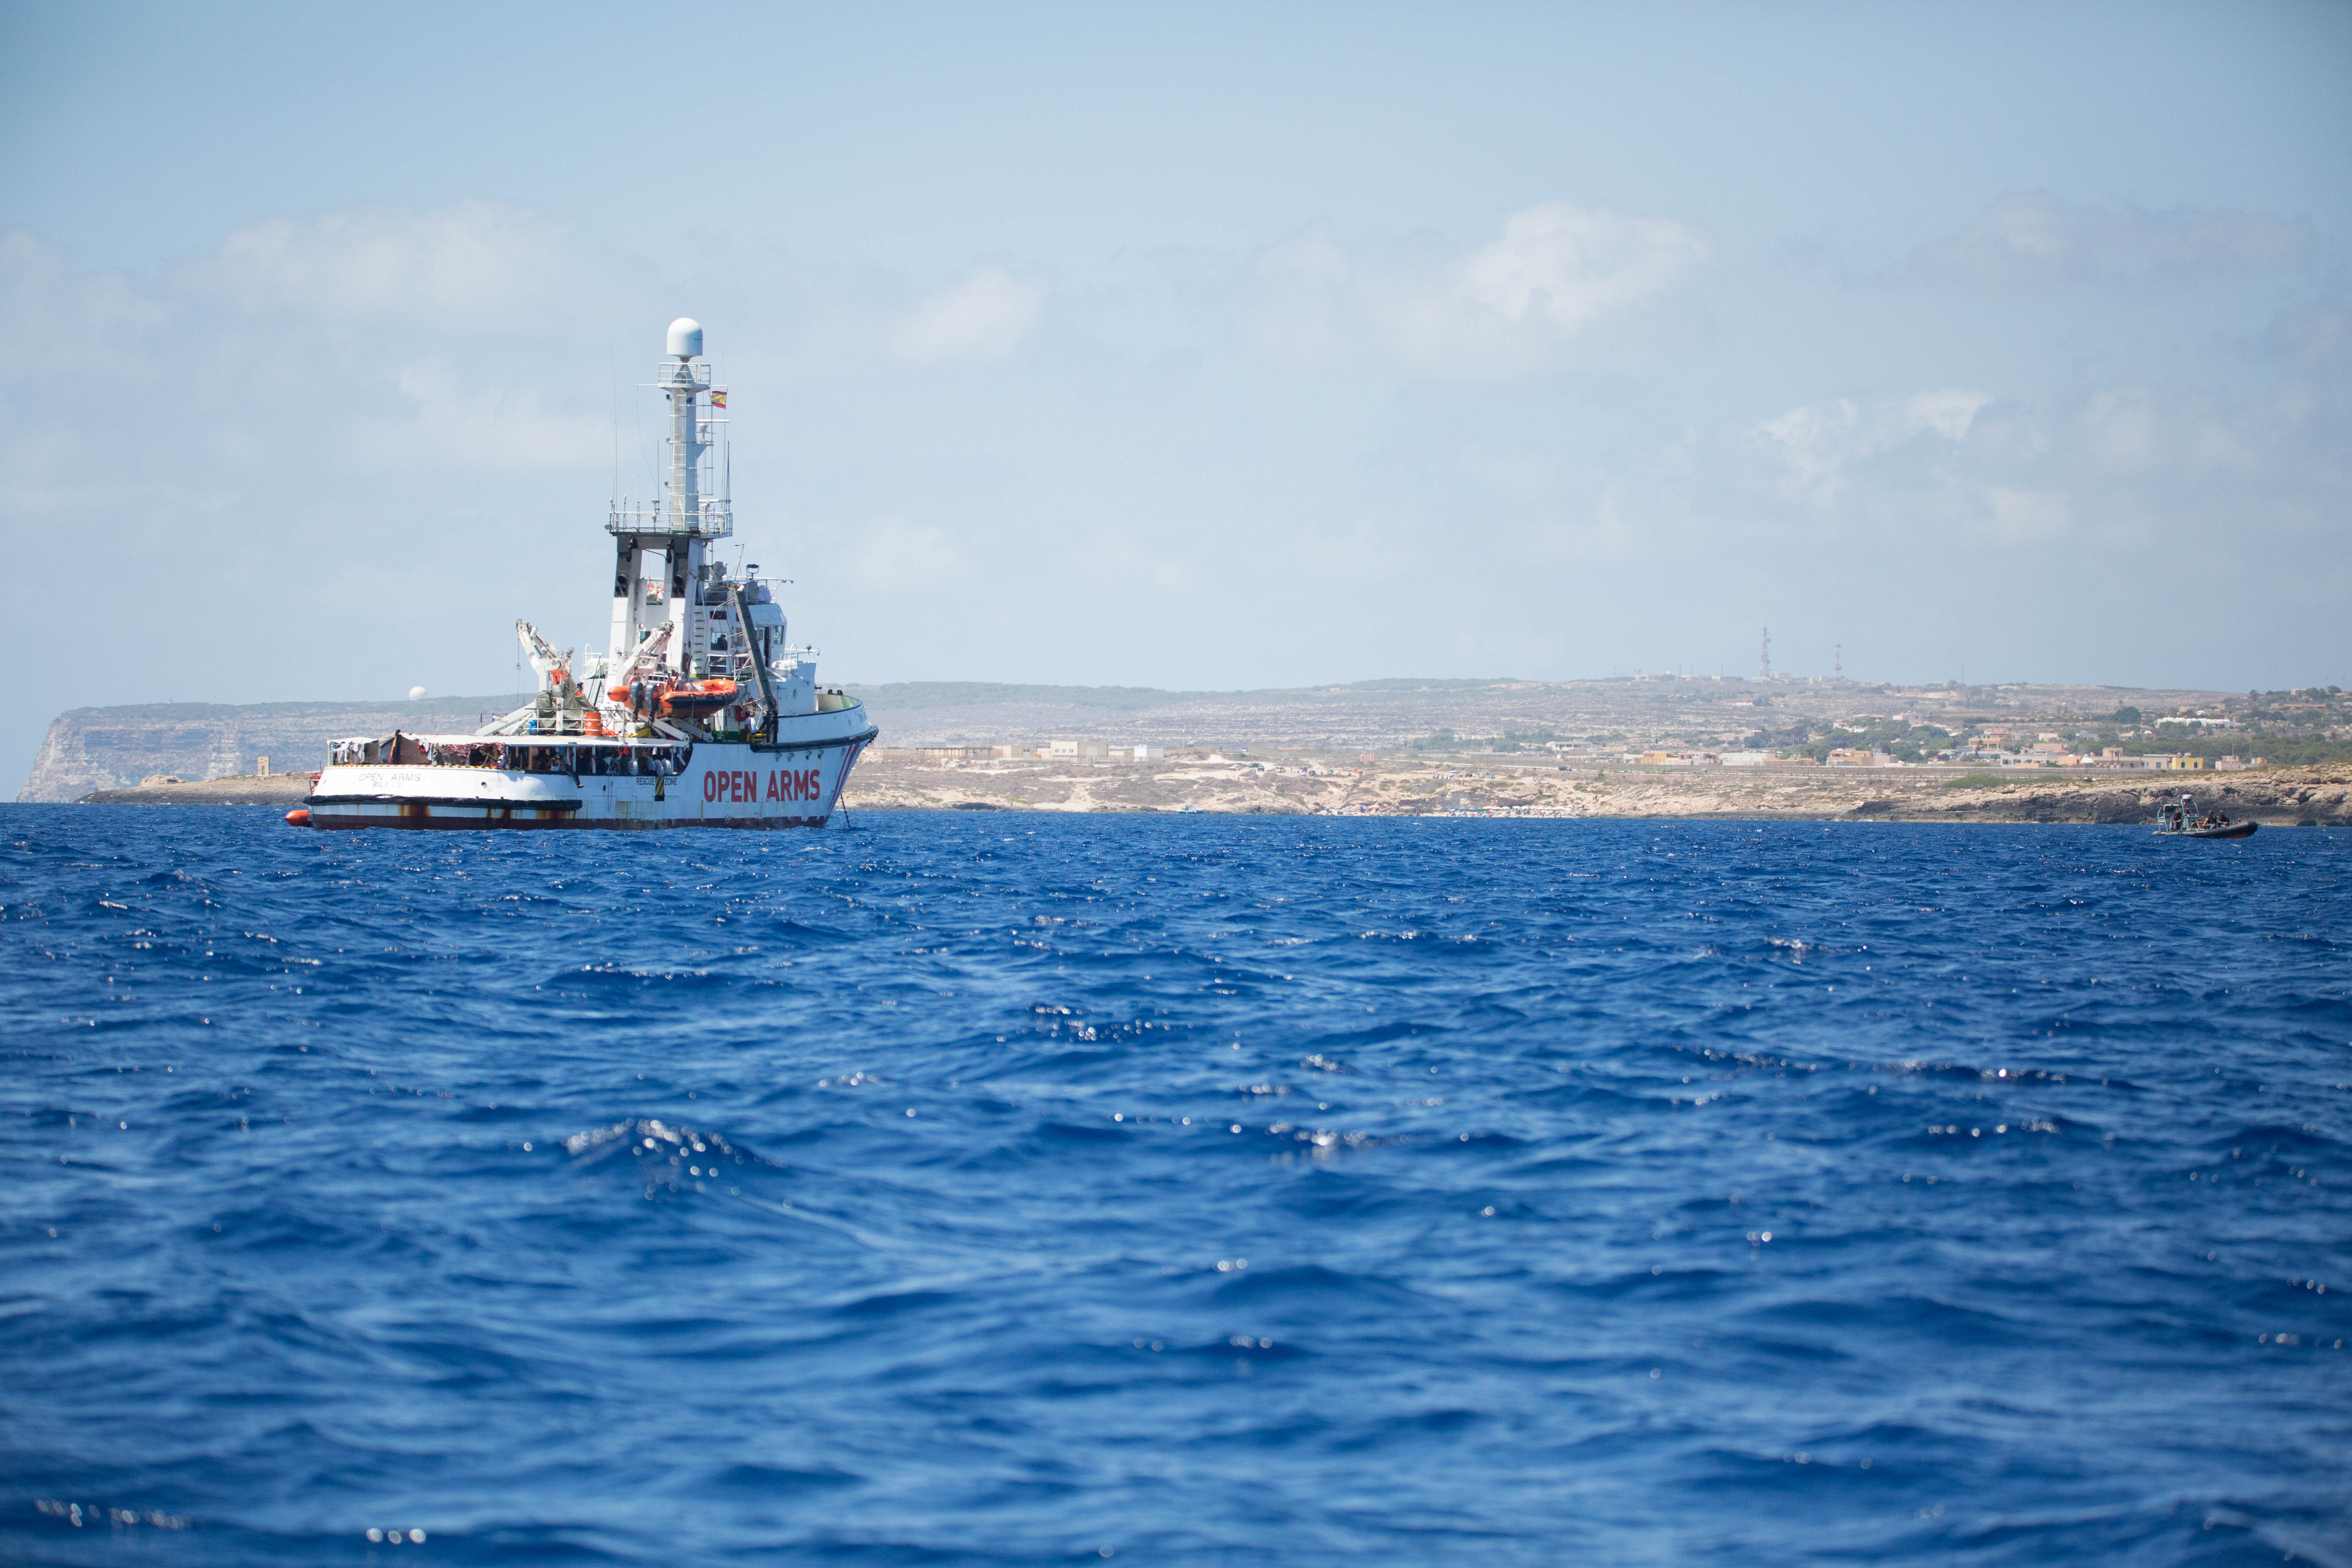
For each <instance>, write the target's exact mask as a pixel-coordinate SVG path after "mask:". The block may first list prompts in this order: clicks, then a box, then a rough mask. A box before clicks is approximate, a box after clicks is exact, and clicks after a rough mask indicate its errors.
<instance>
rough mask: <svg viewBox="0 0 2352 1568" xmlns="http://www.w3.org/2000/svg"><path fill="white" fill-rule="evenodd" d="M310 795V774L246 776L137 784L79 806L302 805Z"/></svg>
mask: <svg viewBox="0 0 2352 1568" xmlns="http://www.w3.org/2000/svg"><path fill="white" fill-rule="evenodd" d="M309 794H310V774H308V773H260V774H257V773H243V774H237V775H234V776H232V777H229V778H225V779H205V780H204V781H202V782H200V783H191V782H183V783H180V784H133V785H131V786H130V787H129V788H126V789H101V790H92V791H91V792H90V793H89V794H88V795H83V796H82V797H81V798H80V799H79V800H78V801H76V802H75V803H74V804H75V805H300V804H301V803H302V797H303V796H304V795H309Z"/></svg>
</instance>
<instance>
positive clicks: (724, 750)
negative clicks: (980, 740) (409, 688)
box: [302, 707, 877, 833]
mask: <svg viewBox="0 0 2352 1568" xmlns="http://www.w3.org/2000/svg"><path fill="white" fill-rule="evenodd" d="M816 718H817V719H819V720H824V721H835V722H829V723H825V724H824V726H823V727H824V728H825V729H828V730H835V731H847V732H843V733H836V734H834V735H830V736H817V735H803V736H802V737H800V738H787V739H781V740H779V741H776V742H760V743H753V742H741V741H697V742H690V743H688V742H674V743H664V744H661V745H658V746H657V745H655V744H652V743H649V742H628V741H611V740H605V741H600V740H597V739H594V738H589V737H576V736H548V737H543V738H542V737H531V738H530V740H529V741H528V742H506V743H503V744H500V743H499V742H486V741H484V740H483V739H482V738H480V737H475V736H446V737H441V736H418V737H415V738H414V739H415V743H416V744H417V745H419V746H420V747H424V746H435V747H446V749H448V750H449V751H452V752H457V751H464V750H471V751H473V752H476V753H480V752H489V751H491V750H492V749H493V747H495V749H496V752H497V753H499V756H498V758H497V760H499V761H505V762H507V763H519V762H520V761H522V760H523V758H524V756H525V754H526V753H527V752H540V751H543V753H544V754H542V755H537V756H531V757H530V758H529V760H530V761H531V762H533V763H539V764H541V767H546V768H551V769H553V770H554V771H541V770H540V768H526V767H523V766H519V765H507V766H499V765H496V762H494V761H493V760H492V759H490V758H485V759H484V760H483V761H482V762H480V763H474V762H457V763H450V762H446V761H444V762H441V763H407V762H401V763H347V764H341V765H332V766H329V767H328V768H326V769H324V770H323V771H321V772H320V774H319V781H318V783H317V784H315V785H313V786H312V788H311V791H310V797H309V798H308V799H307V800H305V801H304V802H303V803H302V804H303V806H304V808H305V809H306V810H307V811H308V812H309V814H310V816H309V818H308V821H307V824H306V826H311V827H341V828H358V827H407V828H475V829H499V828H603V829H608V830H611V831H615V832H624V833H629V832H646V831H650V830H652V829H656V828H664V827H762V828H773V827H822V826H824V824H825V822H826V820H827V819H828V818H830V817H831V816H833V811H834V807H835V805H836V804H838V802H839V801H840V798H841V791H842V788H843V786H844V785H845V784H847V783H848V782H849V770H850V769H851V768H852V767H853V766H855V765H856V762H857V756H858V753H859V752H863V751H864V750H865V749H866V746H867V745H869V744H870V743H872V742H873V740H874V737H875V735H876V733H877V731H875V730H874V729H873V727H872V726H871V725H869V724H867V723H866V711H865V710H864V709H863V708H862V707H859V708H852V709H849V710H845V711H843V712H839V713H828V714H823V715H818V716H816ZM801 724H803V725H810V726H811V727H814V721H812V720H803V721H801ZM799 727H800V726H799V725H794V724H793V723H792V722H791V721H787V722H786V724H785V725H784V726H782V728H786V729H788V730H791V729H798V728H799ZM656 752H659V753H667V754H666V755H663V756H662V757H661V759H660V763H659V764H658V765H661V766H675V767H676V770H677V771H676V772H675V773H665V772H649V771H624V770H628V769H630V768H631V767H632V766H633V765H634V764H635V763H638V762H639V761H640V760H641V759H643V760H645V761H646V766H647V767H651V766H653V765H656V764H655V763H653V762H652V760H651V759H652V755H653V754H654V753H656ZM680 753H683V755H682V756H681V755H680ZM574 770H577V771H574Z"/></svg>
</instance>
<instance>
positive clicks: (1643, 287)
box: [1254, 202, 1711, 381]
mask: <svg viewBox="0 0 2352 1568" xmlns="http://www.w3.org/2000/svg"><path fill="white" fill-rule="evenodd" d="M1710 255H1711V247H1710V245H1709V243H1708V241H1707V238H1706V235H1704V234H1702V233H1701V232H1700V231H1699V230H1697V229H1696V228H1693V227H1692V226H1689V225H1687V224H1682V223H1677V222H1675V221H1674V220H1672V219H1669V218H1659V217H1639V216H1629V215H1627V214H1624V213H1617V212H1610V211H1608V210H1606V209H1602V208H1597V207H1578V206H1571V205H1569V204H1568V203H1565V202H1544V203H1540V204H1538V205H1535V206H1531V207H1528V208H1525V209H1523V210H1521V211H1519V212H1517V213H1513V214H1512V215H1511V216H1509V217H1507V219H1505V220H1504V223H1503V231H1502V233H1501V234H1500V235H1499V236H1497V237H1496V238H1494V239H1491V240H1488V241H1487V242H1486V243H1485V244H1482V245H1478V246H1475V247H1471V248H1470V249H1468V250H1466V251H1462V252H1458V253H1454V254H1448V255H1440V256H1437V257H1434V258H1430V257H1418V258H1403V257H1398V256H1375V257H1373V258H1370V259H1365V260H1356V259H1351V258H1349V256H1348V255H1347V254H1346V253H1345V252H1343V251H1342V250H1341V249H1340V248H1339V247H1338V246H1337V245H1335V244H1334V243H1333V242H1332V241H1331V240H1330V239H1329V238H1328V237H1326V236H1323V235H1321V234H1319V233H1312V234H1308V235H1305V236H1301V237H1297V238H1294V239H1291V240H1288V241H1286V242H1284V243H1283V244H1282V245H1280V246H1277V247H1275V248H1274V249H1272V250H1271V251H1269V252H1267V253H1266V255H1265V257H1263V258H1260V261H1259V264H1258V268H1257V275H1258V280H1259V285H1260V289H1261V294H1260V300H1259V303H1258V309H1257V310H1256V312H1255V323H1254V325H1255V337H1256V339H1257V342H1258V343H1259V346H1260V347H1261V348H1262V349H1264V350H1265V352H1266V353H1269V354H1271V355H1273V356H1274V357H1276V358H1277V359H1280V360H1283V361H1285V362H1286V363H1302V364H1312V363H1328V362H1329V361H1331V360H1334V359H1337V358H1339V357H1342V356H1343V355H1344V354H1346V353H1349V351H1351V350H1353V349H1354V348H1356V347H1357V346H1358V345H1359V344H1360V343H1369V344H1372V345H1376V346H1378V347H1379V348H1380V349H1381V350H1382V351H1384V352H1385V353H1387V354H1388V355H1389V356H1391V358H1393V359H1394V360H1395V361H1397V362H1398V363H1401V364H1402V365H1403V366H1404V367H1405V368H1407V369H1409V370H1411V371H1413V372H1416V373H1418V374H1423V375H1429V376H1435V377H1439V378H1443V379H1446V380H1458V381H1507V380H1515V379H1519V378H1522V377H1527V376H1531V375H1538V374H1544V373H1545V372H1548V371H1551V370H1555V369H1558V368H1559V367H1560V366H1561V365H1563V364H1565V363H1569V361H1570V360H1571V359H1572V358H1573V357H1574V356H1575V354H1576V353H1578V351H1579V350H1580V347H1582V346H1583V344H1584V343H1585V342H1586V340H1587V338H1588V336H1589V334H1590V332H1591V330H1592V329H1593V328H1594V327H1596V326H1597V325H1598V324H1600V323H1601V322H1602V321H1606V320H1608V319H1610V318H1612V317H1617V316H1621V315H1622V314H1624V313H1625V312H1627V311H1629V310H1633V308H1635V307H1637V306H1640V305H1643V304H1645V303H1647V302H1649V301H1651V300H1656V299H1658V298H1660V297H1661V296H1664V295H1665V294H1667V293H1669V292H1670V291H1671V290H1673V289H1675V288H1676V287H1678V286H1679V285H1681V284H1682V283H1683V282H1684V281H1685V280H1686V279H1688V278H1689V277H1690V276H1691V275H1693V274H1694V273H1695V272H1696V271H1697V270H1698V269H1699V268H1702V267H1703V266H1705V265H1706V262H1707V260H1708V258H1709V257H1710Z"/></svg>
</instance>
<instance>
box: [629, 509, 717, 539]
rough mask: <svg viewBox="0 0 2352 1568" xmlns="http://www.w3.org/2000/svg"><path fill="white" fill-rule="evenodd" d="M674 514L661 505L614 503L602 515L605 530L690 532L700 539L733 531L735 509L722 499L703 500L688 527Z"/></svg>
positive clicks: (711, 537)
mask: <svg viewBox="0 0 2352 1568" xmlns="http://www.w3.org/2000/svg"><path fill="white" fill-rule="evenodd" d="M677 522H678V517H677V513H675V512H672V511H670V510H667V509H666V508H662V507H618V506H616V507H614V508H613V509H612V510H610V512H608V513H607V514H606V516H605V520H604V531H605V532H607V533H611V534H623V533H690V534H694V535H697V536H698V537H700V538H703V539H725V538H727V537H728V536H729V535H730V534H732V533H733V532H734V531H735V509H734V508H733V507H731V506H730V505H728V504H727V503H726V502H725V501H705V502H703V504H702V510H700V511H698V513H696V514H695V516H694V517H693V518H692V519H691V520H689V524H688V527H685V528H679V527H678V526H677Z"/></svg>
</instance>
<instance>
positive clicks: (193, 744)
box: [16, 695, 519, 802]
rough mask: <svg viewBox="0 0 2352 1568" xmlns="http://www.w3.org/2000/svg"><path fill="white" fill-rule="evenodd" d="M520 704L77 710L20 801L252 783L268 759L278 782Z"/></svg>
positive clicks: (61, 723)
mask: <svg viewBox="0 0 2352 1568" xmlns="http://www.w3.org/2000/svg"><path fill="white" fill-rule="evenodd" d="M518 700H519V699H517V698H515V697H513V696H510V695H509V696H501V697H443V698H433V697H428V698H425V699H424V700H421V701H416V702H252V703H244V704H229V703H215V702H157V703H147V704H142V705H139V706H133V707H121V708H77V709H74V710H72V711H70V712H67V713H60V714H59V715H58V717H57V718H56V719H55V720H53V721H50V724H49V730H48V733H47V735H46V736H44V737H43V738H42V741H41V749H40V752H38V753H37V755H36V756H35V758H34V759H33V768H32V772H30V773H27V774H26V777H25V786H24V788H22V789H20V790H18V791H17V792H16V798H17V799H18V800H19V801H26V802H31V801H72V800H79V799H80V798H81V797H82V796H84V795H89V794H90V793H91V792H92V791H95V790H106V789H121V788H126V787H135V786H136V785H137V784H138V783H139V781H140V780H141V779H142V778H145V777H146V776H147V775H148V774H150V773H176V774H178V775H179V776H180V777H182V778H184V779H191V780H203V779H215V778H224V777H228V776H231V775H235V774H242V773H252V772H253V771H254V769H255V766H256V759H257V758H259V757H268V759H269V766H270V769H271V771H273V772H276V773H309V772H311V771H312V770H314V769H316V768H317V767H318V766H319V765H320V763H323V762H324V761H325V760H326V748H327V742H330V741H331V740H336V739H338V738H341V737H342V736H347V735H383V734H388V733H390V732H391V731H393V730H394V729H395V728H398V729H404V730H471V729H473V728H474V727H475V726H476V725H478V724H479V723H480V722H481V721H482V719H483V717H484V716H485V715H486V714H488V713H503V712H506V711H508V710H510V709H512V708H513V707H514V706H515V704H516V702H517V701H518Z"/></svg>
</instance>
